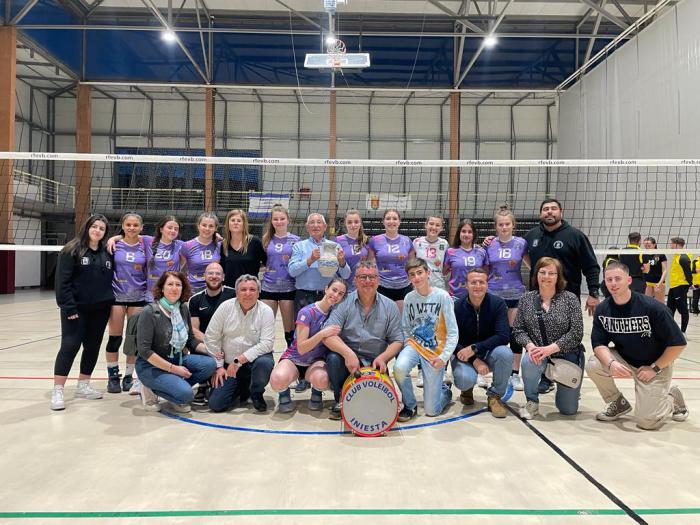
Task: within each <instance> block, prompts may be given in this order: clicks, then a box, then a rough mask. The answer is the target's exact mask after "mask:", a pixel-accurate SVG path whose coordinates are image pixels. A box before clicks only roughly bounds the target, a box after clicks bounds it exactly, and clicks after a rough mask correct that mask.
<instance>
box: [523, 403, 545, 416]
mask: <svg viewBox="0 0 700 525" xmlns="http://www.w3.org/2000/svg"><path fill="white" fill-rule="evenodd" d="M539 413H540V404H539V403H535V402H534V401H528V402H527V403H526V404H525V405H524V406H522V407H521V408H520V417H521V418H523V419H532V418H533V417H535V416H536V415H537V414H539Z"/></svg>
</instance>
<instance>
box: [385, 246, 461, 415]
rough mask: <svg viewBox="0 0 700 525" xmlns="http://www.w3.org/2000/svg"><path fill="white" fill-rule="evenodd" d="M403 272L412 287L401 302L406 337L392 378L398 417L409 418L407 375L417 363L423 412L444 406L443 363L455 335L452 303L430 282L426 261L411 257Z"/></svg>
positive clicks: (414, 408)
mask: <svg viewBox="0 0 700 525" xmlns="http://www.w3.org/2000/svg"><path fill="white" fill-rule="evenodd" d="M406 273H407V274H408V278H409V280H410V281H411V284H412V285H413V288H414V290H413V291H412V292H410V293H409V294H408V295H406V299H405V302H404V307H403V314H402V318H401V324H402V326H403V333H404V336H405V337H406V340H405V342H404V348H403V350H401V353H400V354H399V356H398V357H397V358H396V364H395V365H394V378H395V379H396V382H397V383H398V385H399V389H400V390H401V397H402V400H403V409H401V412H400V413H399V421H409V420H411V419H413V418H414V417H416V415H417V414H418V402H417V401H416V397H415V395H414V393H413V384H412V383H411V376H410V374H411V370H412V369H413V368H414V367H416V366H418V364H420V365H421V371H420V372H419V373H421V374H423V407H424V409H425V415H426V416H431V417H432V416H437V415H440V414H441V413H442V411H443V410H444V409H445V407H446V406H447V404H448V403H449V402H450V400H451V399H452V391H451V390H450V385H449V384H447V383H444V382H443V378H444V376H445V366H446V365H447V363H449V361H450V357H451V356H452V353H453V352H454V350H455V347H456V346H457V339H458V330H457V322H456V320H455V313H454V303H453V301H452V298H451V297H450V295H449V294H448V293H447V292H446V291H445V290H441V289H439V288H433V287H432V286H430V269H429V268H428V263H426V262H425V261H424V260H423V259H411V260H410V261H409V262H408V264H406Z"/></svg>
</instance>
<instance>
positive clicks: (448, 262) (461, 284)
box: [445, 246, 489, 299]
mask: <svg viewBox="0 0 700 525" xmlns="http://www.w3.org/2000/svg"><path fill="white" fill-rule="evenodd" d="M488 263H489V257H488V255H487V254H486V250H484V249H483V248H482V247H481V246H474V247H473V248H471V249H470V250H465V249H464V248H462V247H461V246H460V247H459V248H448V249H447V255H445V268H447V269H449V271H450V274H449V275H450V280H449V286H450V290H449V291H450V295H451V296H452V297H456V298H458V299H461V298H462V297H466V296H467V274H468V273H469V272H470V271H472V270H473V269H474V268H483V267H484V266H486V265H488Z"/></svg>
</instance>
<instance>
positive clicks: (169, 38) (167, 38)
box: [160, 29, 177, 44]
mask: <svg viewBox="0 0 700 525" xmlns="http://www.w3.org/2000/svg"><path fill="white" fill-rule="evenodd" d="M160 38H161V39H162V40H163V41H164V42H167V43H168V44H172V43H173V42H175V41H177V37H176V36H175V31H173V30H172V29H166V30H165V31H163V32H162V33H161V34H160Z"/></svg>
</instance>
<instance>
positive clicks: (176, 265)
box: [142, 235, 185, 302]
mask: <svg viewBox="0 0 700 525" xmlns="http://www.w3.org/2000/svg"><path fill="white" fill-rule="evenodd" d="M142 239H143V242H145V243H146V244H147V245H148V248H149V252H150V258H149V261H148V290H147V291H146V300H147V301H148V302H153V292H152V290H153V287H154V286H155V285H156V283H157V282H158V279H160V276H161V275H163V274H164V273H165V272H168V271H173V272H177V271H180V251H181V250H182V246H183V245H184V244H185V243H184V241H181V240H178V239H175V240H174V241H173V242H171V243H170V244H165V243H164V242H162V241H161V242H159V243H158V246H156V249H155V251H154V250H153V237H152V236H150V235H144V236H143V237H142Z"/></svg>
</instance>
